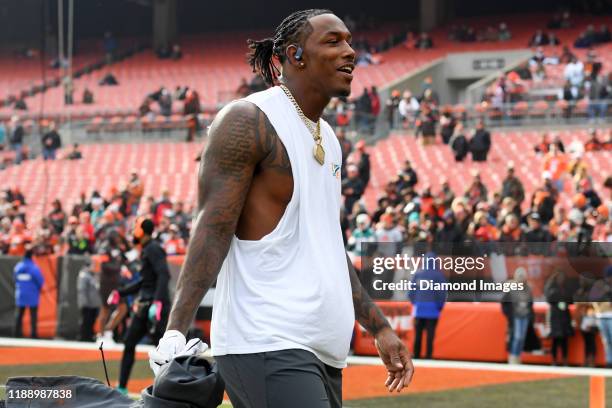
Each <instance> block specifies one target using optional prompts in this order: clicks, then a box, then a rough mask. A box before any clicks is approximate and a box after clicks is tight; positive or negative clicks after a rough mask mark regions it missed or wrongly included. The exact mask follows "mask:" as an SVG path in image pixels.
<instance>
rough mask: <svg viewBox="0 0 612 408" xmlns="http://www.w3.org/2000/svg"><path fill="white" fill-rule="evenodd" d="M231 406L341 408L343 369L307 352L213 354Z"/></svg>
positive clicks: (256, 407)
mask: <svg viewBox="0 0 612 408" xmlns="http://www.w3.org/2000/svg"><path fill="white" fill-rule="evenodd" d="M215 360H216V361H217V365H218V367H219V373H220V374H221V377H222V378H223V380H224V381H225V388H226V391H227V393H228V395H229V397H230V400H231V401H232V405H233V406H234V408H341V407H342V370H341V369H339V368H334V367H330V366H328V365H326V364H324V363H323V362H321V360H319V359H318V358H317V357H315V355H314V354H312V353H311V352H309V351H305V350H299V349H290V350H281V351H271V352H266V353H254V354H229V355H225V356H216V357H215Z"/></svg>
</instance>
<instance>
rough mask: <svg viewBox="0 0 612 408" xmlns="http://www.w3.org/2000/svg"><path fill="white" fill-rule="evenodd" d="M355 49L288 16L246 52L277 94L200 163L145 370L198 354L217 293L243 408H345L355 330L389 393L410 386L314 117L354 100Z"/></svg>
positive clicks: (224, 354)
mask: <svg viewBox="0 0 612 408" xmlns="http://www.w3.org/2000/svg"><path fill="white" fill-rule="evenodd" d="M350 43H351V34H350V32H349V31H348V29H347V28H346V26H345V25H344V23H343V22H342V20H340V19H339V18H338V17H336V16H335V15H334V14H332V13H331V12H330V11H328V10H305V11H299V12H296V13H293V14H292V15H290V16H289V17H287V18H286V19H285V20H283V22H282V23H281V24H280V26H279V27H278V28H277V29H276V32H275V34H274V36H273V37H271V38H266V39H263V40H261V41H251V40H249V47H250V50H251V52H250V58H249V62H250V64H251V66H252V67H253V69H254V71H255V72H257V73H259V74H260V75H262V76H263V78H264V79H265V80H266V82H267V83H268V84H269V85H279V86H274V87H272V88H270V89H268V90H266V91H263V92H259V93H256V94H253V95H251V96H249V97H247V98H246V99H244V100H239V101H235V102H233V103H231V104H229V105H228V106H226V107H225V108H224V109H223V110H221V112H219V114H218V115H217V117H216V118H215V120H214V122H213V124H212V126H211V129H210V132H209V137H208V141H207V146H206V149H205V151H204V152H203V154H202V160H201V164H200V170H199V174H198V181H199V184H198V213H197V216H196V218H195V220H194V223H193V230H192V233H191V234H192V235H191V239H190V241H189V247H188V251H187V256H186V258H185V263H184V265H183V268H182V271H181V274H180V277H179V280H178V284H177V290H176V295H175V299H174V304H173V307H172V311H171V313H170V318H169V322H168V327H167V332H166V334H165V335H164V338H163V339H162V340H161V341H160V343H159V346H158V347H157V350H156V351H155V352H152V353H151V359H150V363H151V366H152V368H153V370H154V371H156V372H157V371H158V369H159V367H161V366H163V365H164V364H165V363H166V362H168V361H170V359H171V358H172V357H173V356H175V355H177V354H181V353H190V352H195V351H198V350H200V349H201V347H200V345H199V344H197V340H196V341H190V342H189V343H187V345H186V344H185V343H186V341H185V337H184V333H185V332H186V331H187V329H188V328H189V326H190V324H191V322H192V320H193V318H194V315H195V312H196V310H197V308H198V306H199V304H200V301H201V299H202V298H203V296H204V294H205V293H206V291H207V290H208V289H209V288H210V286H211V285H212V284H213V282H214V281H215V279H216V280H217V286H216V291H215V300H214V306H213V317H212V327H211V345H212V353H213V355H214V356H215V359H216V361H217V363H218V367H219V373H220V374H221V376H222V377H223V379H224V380H225V383H226V388H227V392H228V394H229V396H230V399H231V401H232V404H233V406H234V407H236V408H242V407H248V408H251V407H253V408H260V407H261V408H264V407H270V408H280V407H283V408H285V407H308V408H319V407H321V408H331V407H334V408H335V407H341V406H342V368H344V367H345V366H346V357H347V354H348V351H349V345H350V340H351V335H352V330H353V325H354V320H355V319H357V320H358V321H359V323H360V324H361V325H362V326H363V327H365V328H366V329H367V330H368V331H369V332H370V333H372V334H373V335H374V337H375V339H376V344H377V347H378V350H379V354H380V356H381V358H382V360H383V362H384V363H385V365H386V367H387V371H388V377H387V379H386V382H385V386H386V387H388V389H389V391H390V392H391V391H398V392H399V391H401V390H402V389H403V388H404V387H406V386H408V384H409V383H410V380H411V378H412V375H413V372H414V368H413V365H412V361H411V358H410V354H409V352H408V350H407V349H406V347H405V346H404V344H403V343H402V342H401V340H400V339H399V338H398V337H397V335H396V334H395V332H394V331H393V330H392V329H391V327H390V326H389V323H388V322H387V320H386V318H385V317H384V316H383V314H382V313H381V311H380V309H379V308H378V307H377V306H376V305H375V304H374V303H373V302H372V300H371V299H370V297H369V296H368V295H367V293H366V291H365V290H364V289H363V288H362V287H361V284H360V282H359V279H358V277H357V274H356V273H355V270H354V268H353V266H352V264H351V263H350V261H349V260H348V257H347V256H346V252H345V250H344V247H343V243H342V232H341V228H340V208H341V205H342V202H341V186H340V181H341V180H340V166H341V164H342V153H341V150H340V145H339V142H338V140H337V138H336V137H335V135H334V133H333V130H332V129H331V127H330V126H329V125H328V124H327V123H326V122H325V121H323V120H322V119H320V116H321V113H322V112H323V109H324V108H325V106H326V105H327V104H328V102H329V100H330V99H331V98H332V97H336V96H348V95H349V94H350V91H351V81H352V78H353V76H352V71H353V69H354V67H355V65H354V62H355V52H354V51H353V49H352V48H351V45H350ZM275 60H277V61H279V62H280V64H281V66H282V77H280V76H279V74H280V71H279V70H278V69H277V67H276V65H275V63H274V61H275Z"/></svg>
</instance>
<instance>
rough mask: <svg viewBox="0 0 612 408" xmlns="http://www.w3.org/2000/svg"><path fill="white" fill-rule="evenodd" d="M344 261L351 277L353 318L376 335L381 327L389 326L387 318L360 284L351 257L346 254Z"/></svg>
mask: <svg viewBox="0 0 612 408" xmlns="http://www.w3.org/2000/svg"><path fill="white" fill-rule="evenodd" d="M346 262H347V263H348V267H349V276H350V278H351V290H352V291H353V307H354V308H355V319H357V321H358V322H359V323H360V324H361V325H362V326H363V327H364V328H365V329H366V330H367V331H368V332H370V334H372V335H373V336H376V335H377V334H378V333H379V332H380V331H381V330H382V329H384V328H389V329H390V328H391V326H390V325H389V322H388V321H387V318H386V317H385V316H384V315H383V314H382V312H381V311H380V308H379V307H378V306H376V304H375V303H374V302H373V301H372V299H371V298H370V295H368V292H366V290H365V289H364V288H363V286H361V282H360V281H359V277H358V276H357V271H355V267H354V266H353V263H352V262H351V259H350V258H349V257H348V255H347V256H346Z"/></svg>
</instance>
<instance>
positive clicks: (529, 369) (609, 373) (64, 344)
mask: <svg viewBox="0 0 612 408" xmlns="http://www.w3.org/2000/svg"><path fill="white" fill-rule="evenodd" d="M2 346H8V347H43V348H53V349H74V350H98V348H99V345H98V344H97V343H93V342H91V343H89V342H80V341H66V340H39V339H36V340H34V339H15V338H10V337H0V347H2ZM104 350H106V351H123V344H113V345H110V344H109V345H105V346H104ZM150 350H155V347H154V346H151V345H143V344H139V345H138V346H136V351H139V352H148V351H150ZM204 355H205V356H210V349H208V350H206V352H205V353H204ZM347 362H348V364H349V365H378V366H380V365H383V364H382V361H381V360H380V358H379V357H365V356H349V357H348V359H347ZM414 365H415V367H417V368H418V367H427V368H456V369H461V370H489V371H503V372H515V373H544V374H562V375H575V376H603V377H612V369H608V368H586V367H554V366H548V365H535V364H516V365H509V364H502V363H481V362H472V361H450V360H420V359H419V360H414Z"/></svg>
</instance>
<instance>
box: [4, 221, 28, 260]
mask: <svg viewBox="0 0 612 408" xmlns="http://www.w3.org/2000/svg"><path fill="white" fill-rule="evenodd" d="M30 242H32V236H31V235H30V233H29V232H28V231H27V230H26V229H25V225H24V223H23V221H21V219H19V218H15V220H14V221H13V228H12V229H11V232H10V233H9V236H8V254H9V255H12V256H24V255H25V253H26V245H27V244H29V243H30Z"/></svg>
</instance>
